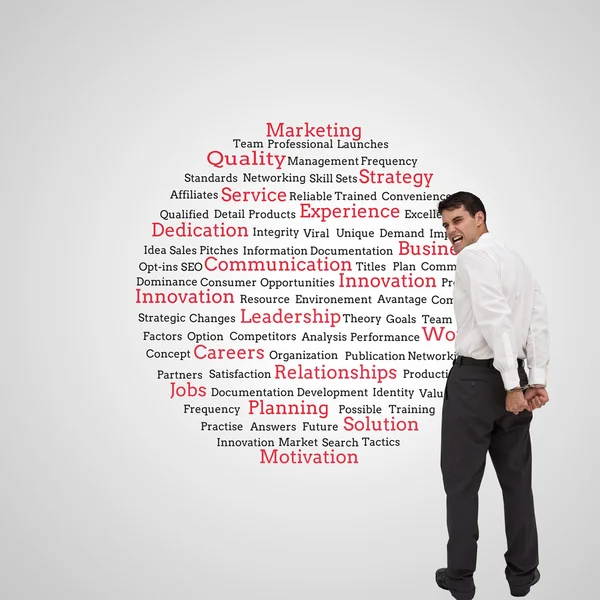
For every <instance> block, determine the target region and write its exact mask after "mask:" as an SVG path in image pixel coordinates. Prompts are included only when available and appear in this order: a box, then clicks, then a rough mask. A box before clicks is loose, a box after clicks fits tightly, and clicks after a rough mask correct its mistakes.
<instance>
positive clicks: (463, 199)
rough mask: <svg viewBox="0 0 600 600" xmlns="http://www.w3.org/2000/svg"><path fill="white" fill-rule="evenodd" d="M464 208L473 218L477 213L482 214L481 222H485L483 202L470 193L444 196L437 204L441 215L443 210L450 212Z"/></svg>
mask: <svg viewBox="0 0 600 600" xmlns="http://www.w3.org/2000/svg"><path fill="white" fill-rule="evenodd" d="M461 206H464V207H465V210H466V211H467V212H468V213H469V214H470V215H471V216H472V217H474V216H475V215H476V214H477V213H478V212H479V211H481V212H482V213H483V222H484V223H485V220H486V216H487V215H486V212H485V206H484V205H483V202H482V201H481V200H480V199H479V198H478V197H477V196H476V195H475V194H471V192H456V193H455V194H450V195H449V196H446V197H445V198H444V199H443V200H441V201H440V203H439V204H438V211H439V212H440V214H442V211H443V210H452V209H454V208H460V207H461Z"/></svg>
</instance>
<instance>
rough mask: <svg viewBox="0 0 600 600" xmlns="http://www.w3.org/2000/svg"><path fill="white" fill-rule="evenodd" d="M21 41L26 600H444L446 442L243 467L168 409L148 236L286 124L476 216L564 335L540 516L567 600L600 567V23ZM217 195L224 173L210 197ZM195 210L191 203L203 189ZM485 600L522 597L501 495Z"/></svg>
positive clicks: (15, 324) (7, 167) (74, 29)
mask: <svg viewBox="0 0 600 600" xmlns="http://www.w3.org/2000/svg"><path fill="white" fill-rule="evenodd" d="M2 12H3V18H2V22H3V25H2V29H3V33H2V46H3V47H2V52H1V54H0V60H1V61H2V73H3V94H2V98H1V102H2V105H3V110H2V121H3V123H2V166H3V169H2V171H3V177H2V192H3V193H2V207H3V210H2V212H3V218H2V221H1V222H2V225H3V235H2V236H1V240H2V248H3V272H4V276H3V286H2V290H3V293H2V296H1V298H2V300H1V302H2V314H3V315H4V326H3V336H2V337H3V342H2V354H3V357H2V361H1V365H2V370H3V377H2V418H1V420H0V423H1V427H2V437H1V439H2V446H3V451H2V454H1V458H0V462H1V464H2V487H1V490H2V495H1V513H0V514H1V518H2V535H1V536H0V540H1V541H0V548H1V552H2V557H1V559H2V560H1V562H2V571H3V573H2V577H1V579H0V595H2V597H3V598H7V599H10V600H12V599H21V598H23V599H25V598H26V599H38V598H49V599H54V598H57V599H58V598H60V599H65V600H67V599H68V600H71V599H81V598H86V599H87V598H90V599H94V598H98V599H103V600H104V599H106V598H115V599H125V598H127V599H129V598H147V599H150V598H157V599H163V598H176V599H186V598H207V599H210V600H213V599H214V600H221V599H222V600H230V599H237V598H253V599H254V598H261V599H265V600H266V599H273V600H275V599H277V600H279V599H281V598H285V599H289V600H296V599H300V598H306V597H310V598H315V599H317V600H324V599H328V598H344V599H358V598H361V599H362V598H366V597H368V598H378V599H382V600H384V599H386V600H387V599H394V598H424V599H425V598H441V597H443V592H441V591H440V590H438V589H437V587H436V586H435V584H434V583H433V572H434V571H435V569H436V568H437V567H439V566H443V565H444V562H445V541H446V532H445V516H444V496H443V490H442V485H441V477H440V474H439V467H438V454H439V415H436V417H435V421H433V422H432V423H430V424H429V426H428V427H427V428H426V430H424V431H422V432H421V433H420V437H419V438H418V442H413V441H411V443H410V444H407V446H406V447H405V448H404V449H403V451H401V452H399V453H391V452H390V453H382V454H378V455H373V456H372V457H371V460H369V461H366V464H365V465H361V466H359V467H356V468H347V469H345V468H331V469H329V468H327V469H326V468H317V467H309V468H305V469H298V468H284V467H268V468H265V467H264V466H263V467H261V465H259V464H258V463H257V462H256V461H255V460H254V459H253V458H252V454H251V453H249V452H248V451H238V450H235V451H231V452H223V451H221V452H217V451H215V449H214V443H213V442H212V440H210V439H208V438H207V437H206V436H200V435H198V430H197V421H196V420H194V419H191V418H188V419H184V418H183V415H181V414H180V413H179V412H177V411H175V410H174V407H173V406H172V405H171V404H169V403H168V402H165V400H164V397H163V395H162V393H158V387H157V382H156V381H154V380H153V379H152V374H153V372H154V371H153V368H152V365H149V364H148V361H147V360H145V359H144V358H143V356H142V351H141V346H140V342H139V331H140V328H139V326H138V324H137V322H136V320H135V315H136V313H137V308H136V307H135V305H134V304H133V303H132V295H131V290H132V281H133V279H134V277H135V276H136V275H137V273H136V264H137V262H138V261H139V259H140V256H139V255H140V248H141V246H142V244H143V243H147V241H148V223H149V222H150V221H151V220H154V219H155V218H156V217H155V215H156V212H157V209H158V208H163V207H164V206H165V204H166V198H167V195H168V194H169V193H170V191H171V189H173V187H179V184H176V183H175V182H178V181H180V180H181V176H182V174H183V173H184V172H188V171H192V172H193V171H194V170H197V171H200V170H201V169H202V168H203V162H202V161H203V157H204V155H205V153H206V151H207V150H208V149H210V148H213V147H219V148H223V149H224V148H226V147H229V144H230V140H231V138H232V137H247V138H250V139H258V133H260V134H261V136H262V132H263V131H264V123H265V121H267V120H274V121H279V120H282V121H288V122H291V123H293V122H303V121H305V120H306V121H315V122H316V121H318V122H330V121H337V122H338V123H340V124H343V123H357V124H361V125H362V126H363V130H364V131H365V132H366V133H368V135H369V136H372V137H373V138H374V139H387V140H389V141H390V142H391V146H392V151H391V152H390V155H396V154H400V155H402V153H405V154H406V155H408V156H417V157H419V158H420V160H421V161H423V162H422V164H423V165H428V166H429V168H431V169H432V170H434V171H435V173H436V178H437V181H438V183H440V184H441V185H442V188H441V189H439V190H438V191H441V192H442V191H453V190H455V189H470V190H473V191H475V192H476V193H478V194H479V195H480V197H481V198H482V199H484V201H485V202H486V204H487V207H488V211H489V214H490V219H489V224H490V228H491V229H492V231H493V232H494V233H496V234H497V235H498V236H499V237H501V238H502V239H504V240H505V241H506V242H507V243H508V244H510V245H512V246H513V247H514V248H515V249H517V250H518V251H519V252H520V253H521V254H522V255H523V256H524V257H525V258H526V260H527V262H528V263H529V264H530V266H531V267H532V268H533V270H534V272H535V273H536V276H537V278H538V279H539V281H540V283H541V285H542V288H543V290H544V292H545V295H546V297H547V299H548V303H549V309H550V314H551V322H552V363H551V379H550V393H551V398H552V401H551V404H550V405H549V406H548V407H547V408H545V409H544V410H543V411H540V413H539V414H536V415H535V422H534V427H533V433H532V436H533V441H534V460H535V462H534V468H535V474H534V475H535V479H534V486H535V487H534V492H535V496H536V501H537V514H538V527H539V530H540V543H541V566H540V569H541V570H542V581H541V582H540V583H539V585H538V586H537V587H536V589H535V590H534V591H533V592H532V594H534V595H536V596H538V597H544V598H549V599H554V598H564V597H565V596H566V595H568V596H569V597H571V596H572V597H576V596H577V595H582V596H583V595H586V596H587V595H589V590H590V589H592V588H591V586H592V585H593V578H594V575H595V573H594V571H593V570H594V569H595V567H596V564H597V559H598V558H599V557H598V550H597V544H596V541H595V539H594V535H595V533H596V532H597V530H598V516H597V515H598V513H597V511H596V510H595V506H596V504H597V500H598V494H597V482H596V481H595V473H596V463H597V459H598V450H597V445H596V437H597V436H596V430H597V425H596V423H597V419H598V417H599V416H600V411H599V409H598V398H597V397H596V393H595V391H596V388H597V386H596V385H595V383H596V380H597V377H596V374H595V373H594V368H595V367H596V366H597V361H596V360H595V359H596V358H597V356H598V350H597V339H598V333H599V332H598V325H597V320H596V318H595V316H594V306H596V305H597V300H596V298H595V294H596V290H597V285H596V282H595V277H596V274H597V265H596V244H597V242H596V236H595V234H594V231H593V230H591V231H590V229H591V227H594V223H595V219H596V212H595V194H596V177H595V173H594V168H595V167H596V165H597V159H598V152H597V144H598V116H597V106H598V101H599V98H598V84H597V73H598V67H599V65H598V58H597V57H598V56H599V55H600V53H599V48H598V42H597V31H596V30H597V22H598V8H597V5H596V3H593V2H591V1H590V2H582V1H578V2H568V3H567V2H552V3H547V2H528V3H517V2H504V3H496V4H495V5H494V6H491V5H490V4H488V3H480V2H458V3H445V2H420V3H418V4H417V3H406V2H401V3H397V2H394V3H392V2H387V3H386V2H381V1H372V2H364V3H351V2H326V1H321V2H304V3H303V4H301V5H296V6H293V5H290V4H287V3H278V2H252V3H245V2H223V3H220V4H207V3H205V4H201V3H198V2H188V3H183V2H179V3H177V2H170V3H142V2H105V3H98V4H92V3H87V2H49V3H46V2H44V3H42V2H38V3H36V2H29V3H19V4H11V5H8V4H5V5H4V7H3V11H2ZM203 172H204V171H203ZM181 187H184V186H181ZM480 506H481V516H480V529H481V542H480V553H479V563H478V571H477V574H476V583H477V586H478V597H483V598H489V599H490V600H491V599H496V598H504V597H508V590H507V587H506V584H505V582H504V579H503V558H502V554H503V552H504V544H505V542H504V539H503V526H502V507H501V500H500V493H499V489H498V485H497V483H496V481H495V477H494V476H493V474H492V472H491V470H490V471H489V472H488V474H487V476H486V478H485V480H484V483H483V486H482V492H481V502H480Z"/></svg>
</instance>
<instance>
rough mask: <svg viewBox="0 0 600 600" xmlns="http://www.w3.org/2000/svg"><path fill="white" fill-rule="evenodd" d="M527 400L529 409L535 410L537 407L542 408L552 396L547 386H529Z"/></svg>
mask: <svg viewBox="0 0 600 600" xmlns="http://www.w3.org/2000/svg"><path fill="white" fill-rule="evenodd" d="M525 400H526V402H527V410H529V411H533V410H535V409H536V408H542V406H544V404H546V402H548V400H550V398H548V392H547V391H546V388H533V387H530V388H527V389H526V390H525Z"/></svg>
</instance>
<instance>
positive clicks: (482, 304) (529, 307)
mask: <svg viewBox="0 0 600 600" xmlns="http://www.w3.org/2000/svg"><path fill="white" fill-rule="evenodd" d="M454 314H455V315H456V326H457V330H458V331H457V334H456V353H457V354H458V355H460V356H470V357H471V358H479V359H490V358H493V359H494V367H495V368H496V369H497V370H498V371H500V373H501V375H502V380H503V382H504V387H505V389H507V390H510V389H513V388H516V387H519V385H520V384H519V375H518V373H517V358H523V359H525V358H526V359H527V366H528V368H529V384H530V385H535V384H537V385H546V378H547V371H548V361H549V340H548V317H547V311H546V303H545V301H544V297H543V296H542V293H541V291H540V288H539V287H538V285H537V283H536V281H535V279H534V278H533V276H532V275H531V273H530V271H529V269H528V268H527V266H526V265H525V263H524V262H523V261H522V260H521V258H520V257H519V256H518V255H517V254H516V253H515V252H514V251H513V250H511V249H510V248H508V247H507V246H505V245H504V244H502V243H501V242H499V241H498V240H496V239H495V238H494V237H493V236H492V235H490V234H489V233H484V234H482V235H481V236H480V237H479V239H478V240H477V241H476V242H475V243H473V244H470V245H469V246H466V247H465V248H463V250H462V251H461V252H459V254H458V257H457V261H456V281H455V284H454Z"/></svg>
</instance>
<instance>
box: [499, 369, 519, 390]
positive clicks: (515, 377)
mask: <svg viewBox="0 0 600 600" xmlns="http://www.w3.org/2000/svg"><path fill="white" fill-rule="evenodd" d="M502 381H503V382H504V389H505V390H512V389H514V388H520V387H521V382H520V381H519V374H518V373H517V371H516V370H515V371H507V372H506V373H502Z"/></svg>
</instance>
